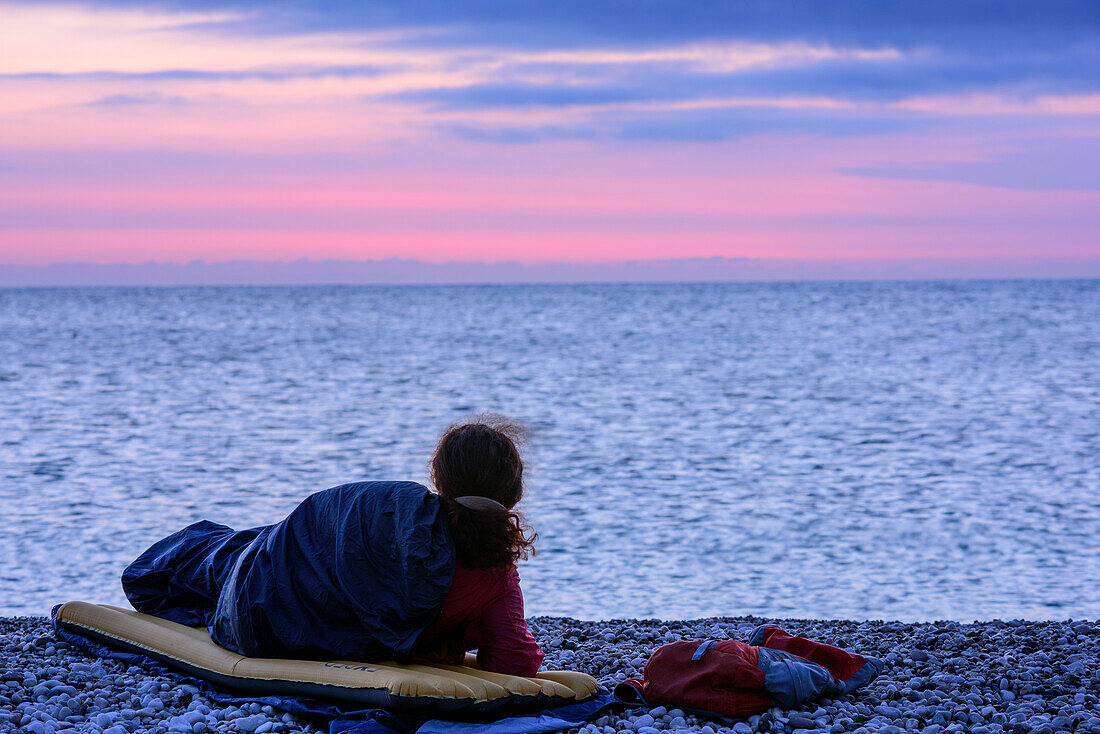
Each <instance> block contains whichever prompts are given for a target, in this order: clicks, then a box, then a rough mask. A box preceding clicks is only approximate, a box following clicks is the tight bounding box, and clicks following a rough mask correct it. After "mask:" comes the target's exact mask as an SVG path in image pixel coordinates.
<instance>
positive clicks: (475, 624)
mask: <svg viewBox="0 0 1100 734" xmlns="http://www.w3.org/2000/svg"><path fill="white" fill-rule="evenodd" d="M448 642H451V643H452V644H454V643H455V642H461V643H462V649H463V650H474V649H476V650H477V662H478V665H480V666H481V667H482V668H483V669H485V670H489V671H492V672H494V673H506V674H508V675H522V676H532V675H534V674H535V673H536V672H537V671H538V669H539V665H541V664H542V659H543V657H544V655H543V652H542V650H541V649H540V648H539V645H538V643H537V642H535V638H534V636H532V634H531V631H530V630H529V629H527V620H526V619H524V616H523V593H522V592H521V591H520V588H519V573H518V572H517V571H516V569H515V567H513V568H511V569H503V568H478V569H470V568H463V567H462V566H456V567H455V575H454V580H453V581H452V582H451V590H450V591H449V592H448V593H447V596H446V598H445V599H444V600H443V610H442V611H441V612H440V614H439V619H437V620H436V621H435V624H433V625H432V626H431V627H429V628H428V629H427V630H425V631H424V634H423V635H421V638H420V642H419V643H418V645H417V647H419V648H420V649H421V650H425V651H427V650H432V649H435V648H440V647H442V646H443V645H444V644H446V643H448Z"/></svg>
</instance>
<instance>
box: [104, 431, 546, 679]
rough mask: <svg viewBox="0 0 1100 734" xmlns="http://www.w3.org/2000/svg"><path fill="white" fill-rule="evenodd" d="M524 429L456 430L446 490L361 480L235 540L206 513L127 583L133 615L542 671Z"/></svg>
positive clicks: (231, 643) (298, 653)
mask: <svg viewBox="0 0 1100 734" xmlns="http://www.w3.org/2000/svg"><path fill="white" fill-rule="evenodd" d="M521 435H522V429H521V428H520V427H519V426H518V425H516V424H514V423H511V422H509V421H507V420H506V419H503V418H499V417H493V416H488V417H482V418H479V419H477V420H475V421H473V422H470V423H465V424H462V425H456V426H453V427H451V428H450V429H448V430H447V432H446V433H444V435H443V437H442V438H441V439H440V441H439V445H438V447H437V448H436V452H435V455H434V457H433V458H432V463H431V477H432V483H433V484H434V485H435V487H436V492H434V493H433V492H431V491H430V490H428V489H427V488H426V487H424V486H422V485H420V484H416V483H415V482H361V483H356V484H345V485H341V486H339V487H333V488H331V489H326V490H324V491H322V492H317V493H316V494H313V495H310V496H309V497H307V498H306V499H305V500H304V501H303V502H302V503H301V504H299V505H298V507H297V508H295V509H294V511H293V512H291V513H290V515H288V516H287V517H286V518H285V519H284V520H282V521H280V522H278V523H275V524H274V525H268V526H265V527H260V528H253V529H250V530H241V531H235V530H233V529H231V528H228V527H225V526H224V525H218V524H216V523H212V522H209V521H206V520H203V521H201V522H198V523H195V524H194V525H191V526H189V527H187V528H184V529H183V530H180V531H179V532H177V533H174V534H173V535H170V536H169V537H167V538H165V539H164V540H161V541H159V542H158V543H156V544H155V545H153V546H152V547H151V548H149V550H147V551H146V552H145V553H143V554H142V555H141V556H140V557H139V558H138V559H137V560H135V561H134V562H133V563H132V564H130V566H128V567H127V568H126V570H125V571H124V572H123V574H122V586H123V589H124V590H125V592H126V596H127V598H128V599H129V600H130V602H131V604H133V605H134V608H135V609H137V610H138V611H139V612H145V613H147V614H153V615H156V616H159V617H162V618H164V619H168V620H171V621H174V622H179V623H181V624H188V625H205V626H206V627H208V628H209V630H210V634H211V637H212V638H213V639H214V641H215V642H217V643H218V644H220V645H222V646H223V647H227V648H229V649H232V650H235V651H237V652H239V653H241V654H243V655H249V656H253V657H310V658H318V659H319V658H343V659H348V660H363V661H366V662H373V661H382V660H391V659H392V660H396V661H398V662H408V661H410V660H413V659H423V660H430V661H436V662H450V663H457V662H460V661H461V660H462V656H463V655H464V653H465V651H466V650H471V649H475V648H476V649H477V650H478V663H479V665H480V666H481V667H483V668H485V669H486V670H490V671H494V672H498V673H507V674H511V675H523V676H530V675H533V674H534V673H535V672H536V671H537V670H538V667H539V665H540V664H541V662H542V658H543V653H542V651H541V650H540V649H539V646H538V644H537V643H536V642H535V640H534V638H533V637H532V635H531V633H530V631H529V630H528V628H527V623H526V621H525V620H524V616H523V597H522V594H521V592H520V587H519V576H518V574H517V572H516V566H515V564H516V562H517V561H518V560H520V559H522V558H525V557H526V556H527V555H528V553H530V552H531V551H532V548H533V543H534V539H535V536H534V535H533V534H531V535H529V534H528V529H527V528H526V526H525V525H524V524H523V520H522V518H521V516H520V515H519V514H518V513H516V512H515V511H514V508H515V506H516V504H517V503H518V502H519V501H520V499H521V498H522V496H523V461H522V459H521V457H520V454H519V451H518V450H517V448H516V440H515V439H517V438H519V437H520V436H521Z"/></svg>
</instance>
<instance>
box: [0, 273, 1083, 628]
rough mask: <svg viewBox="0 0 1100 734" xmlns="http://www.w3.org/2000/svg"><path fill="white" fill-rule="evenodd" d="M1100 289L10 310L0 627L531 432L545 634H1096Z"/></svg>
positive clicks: (478, 290) (159, 303)
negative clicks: (214, 532) (561, 625)
mask: <svg viewBox="0 0 1100 734" xmlns="http://www.w3.org/2000/svg"><path fill="white" fill-rule="evenodd" d="M1098 406H1100V282H1098V281H1090V282H1011V283H925V284H916V283H912V284H905V283H894V284H722V285H652V286H650V285H592V286H583V285H580V286H521V287H407V288H380V287H364V288H351V287H347V288H345V287H332V288H300V289H299V288H270V289H267V288H194V289H189V288H172V289H43V290H0V478H2V480H3V481H2V484H0V500H2V507H3V512H4V528H3V532H2V533H0V560H2V564H0V614H9V615H10V614H44V613H47V612H48V611H49V609H50V607H51V606H52V605H53V604H55V603H57V602H60V601H64V600H67V599H73V598H84V599H89V600H99V601H105V602H115V603H120V602H122V601H123V597H122V592H121V589H120V588H119V586H118V582H117V579H118V575H119V572H120V571H121V569H122V567H123V566H124V565H125V564H126V563H127V562H128V561H129V560H130V559H131V558H132V557H134V556H135V555H136V554H137V553H139V552H140V551H141V550H143V549H144V548H145V547H146V546H147V545H148V544H150V543H151V542H153V541H154V540H156V539H158V538H159V537H161V536H163V535H165V534H167V533H169V532H171V531H173V530H175V529H177V528H179V527H181V526H182V525H184V524H187V523H190V522H192V521H194V520H197V519H200V518H210V519H212V520H216V521H218V522H223V523H226V524H229V525H233V526H237V527H244V526H253V525H258V524H263V523H270V522H274V521H276V520H278V519H280V518H281V517H282V516H283V515H285V514H286V513H287V512H289V511H290V510H291V509H292V508H293V507H294V506H295V504H297V503H298V502H299V501H300V500H301V499H302V498H303V497H305V496H306V495H307V494H309V493H311V492H313V491H316V490H319V489H323V488H325V487H328V486H332V485H334V484H339V483H343V482H347V481H352V480H360V479H386V478H394V479H397V478H400V479H406V478H410V479H417V480H420V481H425V468H426V463H427V460H428V458H429V455H430V452H431V450H432V448H433V445H434V442H435V440H436V438H437V436H438V433H439V431H440V430H441V429H442V428H443V427H444V426H445V425H446V424H447V423H449V422H450V421H452V420H454V419H455V418H457V417H459V416H462V415H464V414H468V413H471V412H474V411H477V410H483V409H492V410H497V411H500V412H504V413H506V414H509V415H514V416H517V417H521V418H523V419H526V420H527V421H528V422H529V423H530V424H531V425H532V426H534V428H535V429H536V435H535V438H534V441H533V444H532V446H531V449H530V461H531V471H530V480H529V489H528V499H527V500H525V504H526V510H527V513H528V515H529V517H530V518H531V520H532V523H533V524H534V525H535V526H536V528H537V530H538V531H539V534H540V538H541V540H540V544H539V555H538V556H537V557H536V558H535V559H533V560H532V561H530V562H529V563H527V564H525V565H524V566H523V567H522V568H521V573H522V576H523V578H524V589H525V594H526V599H527V611H528V612H529V613H531V614H567V615H573V616H579V617H585V618H610V617H623V616H628V617H664V618H687V617H699V616H706V615H712V614H743V613H754V614H760V615H765V616H814V617H853V618H897V619H931V618H958V619H982V618H993V617H1031V618H1066V617H1078V618H1079V617H1092V618H1096V617H1100V407H1098Z"/></svg>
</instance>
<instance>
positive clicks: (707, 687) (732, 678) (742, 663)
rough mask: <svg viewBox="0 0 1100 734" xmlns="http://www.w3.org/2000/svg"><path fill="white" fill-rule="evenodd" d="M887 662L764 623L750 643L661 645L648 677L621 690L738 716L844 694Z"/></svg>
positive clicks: (623, 697)
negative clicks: (820, 697)
mask: <svg viewBox="0 0 1100 734" xmlns="http://www.w3.org/2000/svg"><path fill="white" fill-rule="evenodd" d="M883 667H884V665H883V662H882V661H881V660H879V659H878V658H871V657H863V656H861V655H856V654H855V653H851V652H848V651H847V650H842V649H841V648H839V647H833V646H832V645H826V644H824V643H821V642H816V641H814V640H809V639H806V638H805V637H794V636H792V635H789V634H787V633H786V632H784V631H783V630H781V629H779V628H778V627H775V626H773V625H766V626H763V627H759V628H757V629H756V630H755V631H754V632H753V634H752V635H751V636H750V637H749V641H748V642H741V641H740V640H719V641H715V640H707V641H703V640H684V641H681V642H673V643H671V644H668V645H664V646H662V647H659V648H657V650H656V651H655V652H654V653H653V655H652V656H650V658H649V661H648V662H647V663H646V666H645V672H644V673H643V678H642V679H641V680H639V679H637V678H631V679H629V680H625V681H623V682H622V683H620V684H619V685H618V686H617V687H616V688H615V696H616V698H618V699H619V701H621V702H623V703H626V704H628V705H629V704H635V705H638V704H670V705H673V706H679V707H681V708H689V709H694V710H696V711H703V712H708V713H714V714H720V715H723V716H730V717H738V718H739V717H746V716H752V715H753V714H758V713H761V712H763V711H766V710H767V709H769V708H771V707H772V706H780V707H783V708H794V707H797V706H801V705H802V704H803V703H805V702H807V701H809V700H810V699H812V698H816V697H818V696H841V695H844V694H845V693H849V692H851V691H853V690H855V689H856V688H859V687H860V686H863V685H866V684H867V683H869V682H871V681H872V680H874V679H875V677H876V676H877V675H878V674H879V673H881V672H882V669H883Z"/></svg>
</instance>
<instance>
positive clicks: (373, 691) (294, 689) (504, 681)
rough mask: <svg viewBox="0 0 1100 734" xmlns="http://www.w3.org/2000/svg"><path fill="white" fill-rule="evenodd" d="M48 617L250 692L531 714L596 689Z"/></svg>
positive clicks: (133, 622) (177, 628)
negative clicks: (258, 653) (286, 652)
mask: <svg viewBox="0 0 1100 734" xmlns="http://www.w3.org/2000/svg"><path fill="white" fill-rule="evenodd" d="M54 619H55V621H56V623H57V625H58V627H60V628H61V629H63V630H68V631H71V632H74V633H76V634H78V635H81V636H83V637H87V638H89V639H92V640H95V641H97V642H100V643H102V644H105V645H107V646H109V647H113V648H116V649H121V650H124V651H126V652H133V653H139V654H142V655H146V656H148V657H150V658H153V659H155V660H158V661H160V662H162V663H164V664H166V665H169V666H171V667H174V668H176V669H178V670H180V671H182V672H184V673H186V674H188V675H191V676H194V677H196V678H201V679H203V680H206V681H209V682H211V683H214V684H217V685H219V686H222V687H225V688H230V689H233V690H235V691H240V692H243V693H248V694H251V695H265V696H271V695H284V696H285V695H290V696H305V697H309V698H320V699H335V700H340V701H348V702H352V703H356V704H362V705H364V706H383V707H387V708H394V709H406V710H408V709H424V710H433V711H448V712H449V711H460V710H471V711H491V710H497V709H501V708H505V709H508V710H513V709H514V710H516V711H533V710H537V709H544V708H553V707H555V706H561V705H564V704H568V703H576V702H578V701H584V700H586V699H588V698H591V697H592V696H593V695H595V694H596V693H597V692H598V690H599V684H598V683H597V682H596V680H595V679H594V678H592V676H589V675H585V674H584V673H576V672H571V671H564V670H553V671H546V672H542V673H538V674H537V675H536V676H535V677H534V678H522V677H519V676H514V675H503V674H501V673H490V672H488V671H485V670H480V669H478V668H477V667H474V666H476V658H475V657H474V656H473V655H467V657H466V662H467V665H399V664H397V663H363V662H356V661H353V660H282V659H277V658H249V657H245V656H243V655H238V654H237V653H235V652H232V651H230V650H227V649H225V648H224V647H221V646H220V645H218V644H217V643H215V642H214V641H213V640H211V639H210V634H209V633H208V632H207V631H206V629H205V628H203V627H187V626H185V625H182V624H176V623H175V622H169V621H167V620H164V619H160V618H159V617H153V616H150V615H148V614H142V613H140V612H135V611H133V610H132V609H121V608H119V607H112V606H108V605H106V604H89V603H88V602H83V601H71V602H68V603H66V604H62V605H61V606H60V607H58V609H57V611H56V612H55V614H54Z"/></svg>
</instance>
